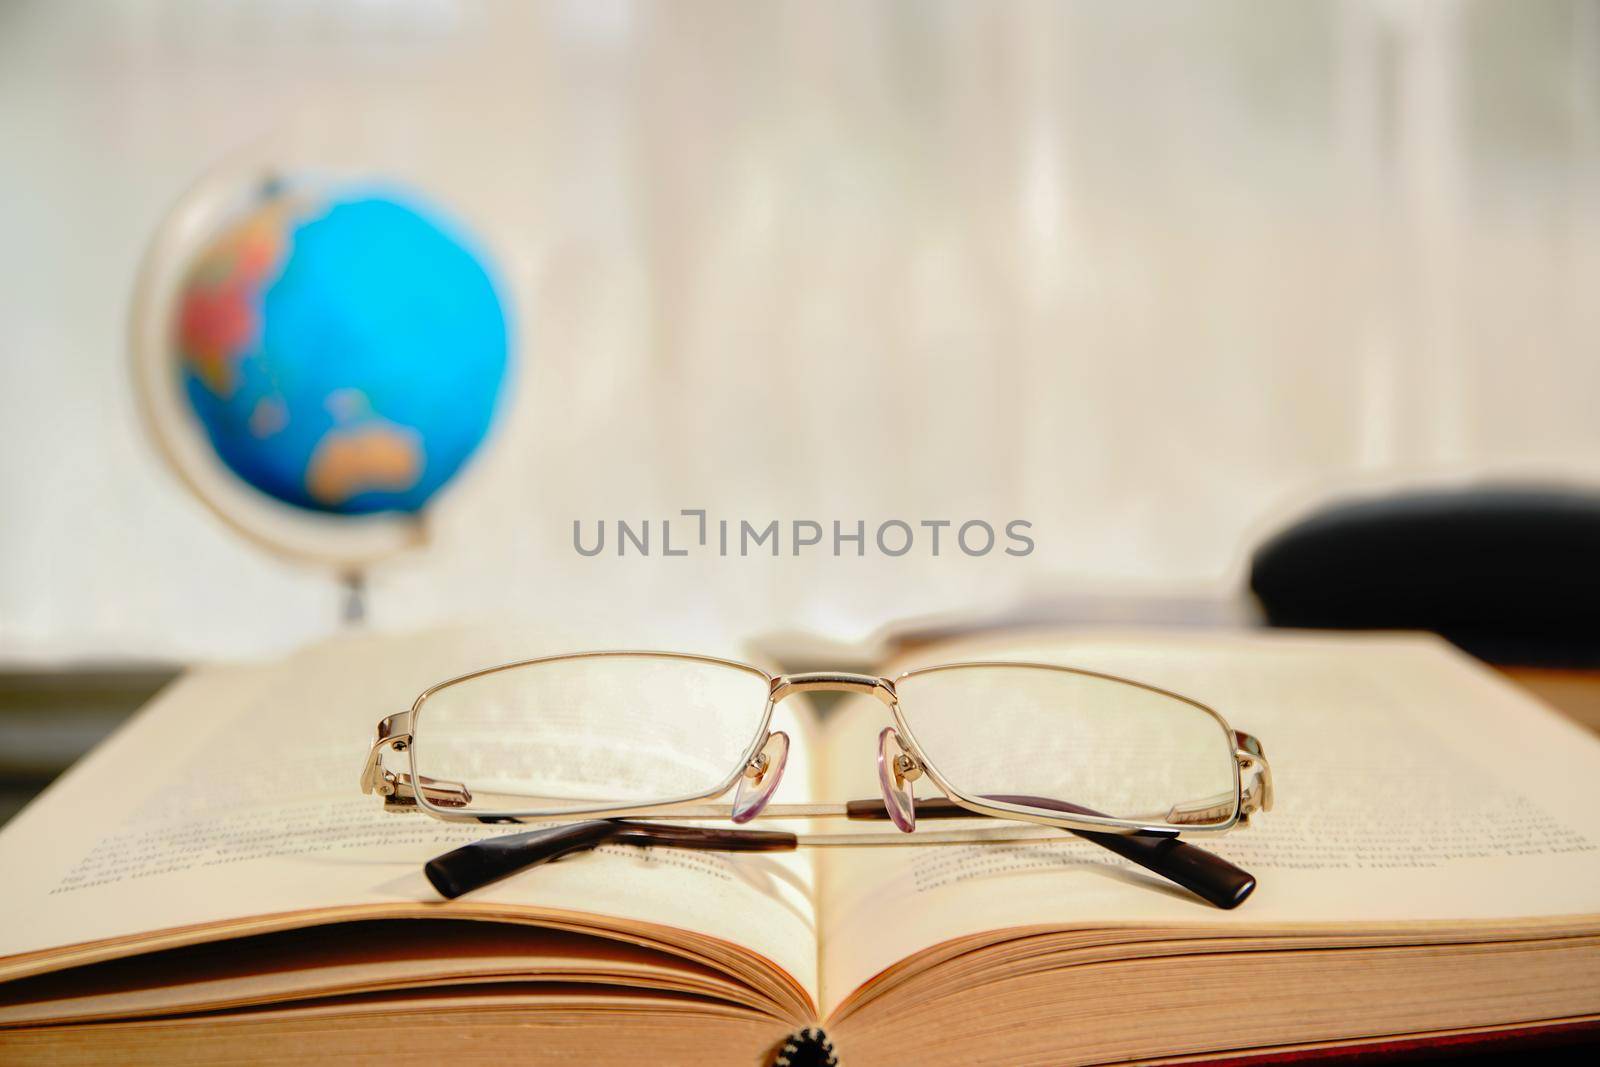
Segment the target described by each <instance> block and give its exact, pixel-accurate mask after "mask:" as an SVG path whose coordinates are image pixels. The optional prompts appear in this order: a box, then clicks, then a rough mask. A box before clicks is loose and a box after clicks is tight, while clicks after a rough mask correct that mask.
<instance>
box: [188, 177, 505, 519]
mask: <svg viewBox="0 0 1600 1067" xmlns="http://www.w3.org/2000/svg"><path fill="white" fill-rule="evenodd" d="M175 327H176V328H175V330H174V335H175V338H176V347H177V353H176V355H177V357H178V360H177V362H178V366H179V368H180V373H181V374H182V376H183V389H184V394H185V396H186V397H187V399H188V402H189V405H190V406H191V408H192V409H193V411H194V414H195V416H196V417H197V418H198V420H199V422H200V425H201V426H202V427H203V428H204V430H205V434H206V436H207V438H208V439H209V440H210V443H211V445H212V446H213V447H214V448H215V449H216V452H217V455H218V456H219V457H220V458H221V460H222V461H223V463H224V464H226V466H227V467H228V469H229V470H231V471H232V472H233V473H234V474H236V475H238V476H239V478H241V479H242V480H243V481H244V482H246V483H247V484H249V485H251V486H253V487H255V488H256V489H258V490H260V491H261V492H263V493H266V494H267V495H269V496H271V497H273V498H275V499H277V500H280V501H282V502H284V503H286V504H290V505H293V506H295V507H299V508H306V509H310V510H313V511H320V512H328V513H333V514H341V515H356V514H366V513H371V512H381V511H391V512H416V511H419V510H421V509H422V508H423V507H424V506H425V505H426V504H427V503H428V501H429V500H430V499H431V498H432V497H433V495H434V494H435V493H437V492H438V491H439V489H440V488H441V487H442V486H444V485H445V484H446V483H447V482H449V481H450V479H451V478H452V477H454V476H455V474H456V472H457V471H459V470H460V469H461V466H462V464H463V463H465V462H466V461H467V459H468V457H470V456H471V455H472V453H473V451H474V450H475V449H477V447H478V446H479V445H480V444H481V443H482V441H483V439H484V437H485V435H486V434H487V433H488V430H489V427H490V424H491V423H492V422H493V419H494V415H495V409H496V406H497V402H498V399H499V396H500V392H501V388H502V386H503V384H504V382H505V378H506V374H507V369H508V363H509V351H508V334H507V326H506V313H505V310H504V308H503V306H502V304H501V301H500V298H499V296H498V294H497V292H496V289H495V285H494V282H493V281H492V280H491V277H490V274H489V271H488V270H487V269H486V268H485V266H484V264H483V262H482V261H481V259H480V258H479V256H478V255H476V254H475V253H474V251H473V250H472V247H471V245H470V244H469V243H468V242H467V240H466V239H465V238H464V237H463V235H462V233H461V232H460V231H459V230H458V229H456V228H455V227H453V226H451V225H449V224H448V223H447V222H445V221H444V220H443V218H442V217H441V216H440V215H439V214H438V213H437V212H435V211H433V210H431V209H429V208H427V207H425V206H424V205H423V204H422V202H421V201H420V200H418V199H415V198H411V197H404V196H400V195H394V194H389V193H376V194H375V193H370V192H369V193H354V194H352V195H347V196H343V197H330V198H326V199H312V198H310V197H306V196H300V195H292V194H289V193H283V192H277V193H270V194H268V195H265V196H264V197H263V199H262V201H261V203H260V204H259V206H257V207H256V208H255V209H254V210H252V211H251V212H249V213H248V214H247V215H245V216H244V217H243V218H240V219H238V220H236V221H235V222H234V223H233V224H232V225H230V226H229V227H227V228H226V229H225V230H224V231H223V232H221V233H220V234H218V235H217V236H216V238H215V239H214V240H212V242H211V243H210V244H208V245H207V246H206V247H205V248H204V250H203V251H202V252H201V253H200V255H199V256H198V257H197V258H196V260H195V262H194V264H193V265H192V267H191V268H190V270H189V272H188V274H187V276H186V280H185V282H184V284H183V286H182V289H181V291H180V294H179V300H178V306H177V322H176V324H175Z"/></svg>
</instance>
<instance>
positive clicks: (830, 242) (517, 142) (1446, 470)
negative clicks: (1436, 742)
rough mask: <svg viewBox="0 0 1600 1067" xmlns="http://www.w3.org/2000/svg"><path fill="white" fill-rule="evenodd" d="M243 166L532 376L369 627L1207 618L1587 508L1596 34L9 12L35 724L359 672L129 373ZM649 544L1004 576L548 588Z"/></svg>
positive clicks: (1059, 23) (630, 13) (1598, 313)
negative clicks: (1158, 605) (287, 165)
mask: <svg viewBox="0 0 1600 1067" xmlns="http://www.w3.org/2000/svg"><path fill="white" fill-rule="evenodd" d="M276 151H283V152H286V153H289V154H292V155H293V156H294V157H295V158H297V159H312V160H315V159H318V158H320V157H322V156H326V157H327V158H330V159H331V158H333V157H335V156H337V157H338V158H339V159H341V160H350V159H358V160H360V161H361V162H362V163H363V164H364V165H367V166H370V167H371V168H373V169H374V170H376V171H379V172H382V173H384V174H391V175H395V176H397V177H398V178H400V179H402V180H404V181H405V182H407V183H410V184H412V185H414V186H415V187H416V188H419V189H422V190H425V191H427V192H428V193H429V194H430V195H432V196H435V197H437V198H438V199H439V201H440V202H442V203H444V204H447V205H448V206H449V208H450V210H451V211H452V212H454V213H455V214H456V215H457V216H459V217H460V218H462V219H465V220H467V221H468V222H469V223H470V225H471V226H472V227H473V229H474V231H475V232H476V233H477V234H478V235H479V236H480V237H481V238H482V240H483V242H484V244H485V246H486V248H487V250H488V252H489V253H490V254H491V255H492V257H493V259H494V262H495V263H496V265H497V271H498V275H497V276H498V279H499V281H500V284H501V285H502V289H503V295H504V296H505V298H506V301H507V305H508V310H509V317H510V319H511V322H512V326H513V331H514V335H515V344H514V366H513V371H512V373H511V374H510V376H509V377H508V379H507V385H506V389H507V390H508V397H507V399H506V400H505V403H504V404H503V406H502V408H501V415H500V419H499V422H498V423H497V425H496V427H495V429H494V431H493V432H492V434H491V436H490V439H489V441H488V444H487V445H486V447H485V448H484V449H483V450H482V451H481V452H480V454H479V455H478V456H477V457H476V458H475V459H474V461H473V462H472V463H471V464H470V465H469V466H468V467H467V469H466V472H465V473H464V475H463V476H462V477H461V478H460V479H459V480H458V481H457V482H456V483H454V484H452V485H451V486H449V487H448V488H447V489H446V490H444V491H443V492H442V493H441V494H440V495H439V497H438V498H437V500H436V501H434V503H433V506H432V507H431V508H430V509H429V543H428V545H427V547H426V548H424V549H421V550H417V551H412V552H408V553H404V554H402V555H400V556H398V557H396V558H394V559H392V560H390V561H387V562H385V563H383V564H381V565H378V566H376V567H374V568H373V569H372V570H371V572H370V574H369V575H368V581H369V597H368V607H369V619H370V625H373V626H376V627H379V628H397V629H399V628H411V627H416V626H423V625H432V624H437V623H444V622H452V621H460V620H471V619H479V618H486V617H508V616H509V617H517V618H521V619H533V620H538V619H545V618H565V617H570V616H573V615H584V616H592V617H599V618H605V617H616V618H627V617H636V616H641V615H649V616H652V617H658V618H666V619H670V620H674V621H675V622H681V624H682V625H683V626H684V627H685V628H686V629H687V628H690V627H716V628H719V629H722V630H726V631H731V632H735V633H742V632H751V631H769V630H778V629H805V630H814V631H822V632H826V633H828V634H831V635H833V636H836V637H850V636H853V635H859V634H864V633H867V632H869V631H871V630H872V629H874V628H875V627H877V626H879V625H881V624H884V623H886V622H889V621H891V620H894V619H898V618H904V617H907V616H912V615H921V614H924V613H929V612H945V611H963V610H965V611H972V610H993V609H996V608H998V607H1001V606H1003V605H1005V604H1007V603H1013V602H1015V601H1017V600H1019V599H1024V598H1039V597H1059V598H1066V599H1069V600H1070V599H1071V598H1073V597H1083V598H1104V597H1112V598H1114V597H1118V596H1153V597H1172V598H1180V599H1181V598H1195V599H1199V600H1202V601H1203V600H1208V599H1213V598H1215V599H1220V600H1226V599H1228V598H1230V597H1235V596H1237V594H1238V593H1239V591H1240V590H1241V589H1242V587H1243V584H1244V581H1245V572H1246V567H1247V561H1248V559H1249V556H1250V553H1251V550H1252V549H1253V547H1255V546H1256V545H1257V544H1258V543H1259V542H1260V541H1261V539H1262V538H1263V537H1265V536H1266V535H1268V534H1269V533H1270V532H1272V531H1273V530H1274V529H1276V528H1277V527H1279V526H1281V525H1282V524H1283V523H1284V522H1286V521H1289V520H1291V519H1293V518H1294V517H1296V516H1297V515H1298V514H1300V513H1302V512H1304V511H1305V510H1306V509H1308V508H1312V507H1314V506H1316V505H1317V504H1318V503H1319V502H1321V501H1324V500H1327V499H1334V498H1337V497H1339V496H1340V495H1341V494H1344V493H1349V492H1357V491H1361V492H1365V491H1372V490H1376V489H1386V488H1394V487H1412V486H1452V485H1464V484H1475V483H1477V482H1481V481H1483V480H1486V479H1487V480H1498V479H1532V480H1537V481H1543V482H1555V483H1558V484H1564V485H1576V486H1583V485H1593V483H1594V482H1595V481H1596V480H1597V474H1600V419H1597V418H1596V417H1595V411H1596V407H1597V403H1600V358H1597V355H1600V300H1597V299H1596V294H1597V293H1600V7H1597V5H1595V4H1591V3H1582V2H1577V0H1531V2H1525V3H1519V4H1515V5H1508V4H1501V3H1494V2H1489V0H1474V2H1462V3H1406V2H1387V0H1350V2H1340V3H1304V4H1281V3H1275V2H1270V0H1252V2H1242V0H1226V2H1219V3H1211V4H1206V5H1127V4H1114V3H1026V2H1022V3H1003V4H961V3H838V4H833V3H794V4H787V3H676V4H670V5H669V4H651V3H627V2H621V0H602V2H571V3H526V4H524V3H468V2H460V0H360V2H355V0H346V2H333V3H329V2H310V0H259V2H240V3H227V4H223V3H162V2H137V3H135V2H125V3H122V2H105V3H85V4H52V3H43V2H39V3H29V2H18V0H10V2H6V3H4V4H0V233H3V234H4V235H5V237H6V246H5V253H4V254H3V255H0V359H3V362H0V663H3V664H6V665H9V666H10V667H11V668H13V676H14V677H18V678H24V682H25V683H26V684H24V683H23V682H19V683H17V685H19V686H21V687H22V688H23V689H26V691H27V692H29V693H33V694H35V696H34V697H29V698H28V699H30V700H34V701H35V705H37V699H36V696H37V693H38V692H39V691H40V690H39V686H40V685H46V687H47V688H48V684H54V683H48V679H49V677H51V672H53V671H57V670H59V669H61V668H62V667H63V665H66V666H74V665H79V666H81V665H84V664H101V665H104V664H115V665H118V669H119V670H122V669H125V668H127V666H128V665H130V664H132V665H135V666H137V665H140V664H151V663H179V662H186V661H189V660H193V659H197V658H199V659H204V658H215V657H243V656H258V655H265V654H270V653H272V652H275V651H278V650H282V649H286V648H288V647H291V646H294V645H296V644H300V643H303V642H305V641H307V640H311V639H314V638H317V637H319V636H322V635H326V634H328V633H331V632H334V631H336V630H337V629H338V628H339V626H340V622H339V617H340V604H341V600H342V597H343V595H344V594H343V591H342V590H341V588H340V586H339V584H338V583H337V582H336V581H335V580H334V579H333V577H332V576H331V575H330V574H329V573H328V572H327V571H326V570H319V569H316V568H307V567H303V566H299V565H296V564H295V563H293V562H289V561H285V560H283V559H279V558H276V557H274V556H273V555H271V554H268V553H265V552H262V551H261V550H260V549H259V548H258V547H257V546H256V545H253V544H251V543H249V542H248V541H247V540H245V539H242V538H240V537H238V536H236V534H235V532H234V531H232V530H230V529H229V528H228V527H227V526H226V525H224V524H223V523H221V522H219V521H217V520H216V518H215V517H214V516H213V515H211V514H210V513H208V511H207V510H206V508H205V507H204V506H203V505H202V504H201V503H200V502H199V501H198V500H196V499H195V498H194V497H193V496H192V495H191V494H190V493H189V492H188V491H187V490H186V489H185V488H184V485H183V484H182V482H181V481H180V480H179V478H177V477H176V476H175V475H174V473H173V471H172V470H171V469H169V467H168V466H167V465H166V464H165V463H164V461H163V459H162V456H161V453H160V451H159V450H158V449H157V448H156V447H155V445H154V444H153V443H152V440H151V435H150V433H149V432H148V429H147V427H146V426H145V425H144V424H143V422H142V420H141V415H140V408H139V403H138V401H137V399H136V395H135V389H134V384H133V374H132V373H131V371H130V351H129V348H130V339H129V323H130V317H131V316H133V315H134V313H135V310H136V309H135V308H133V306H132V301H133V299H134V291H135V282H136V276H137V274H138V271H139V267H140V263H141V261H142V259H143V258H144V257H145V256H146V254H147V252H148V250H149V248H150V247H151V242H152V241H153V240H154V239H155V235H156V234H157V232H158V229H159V227H160V226H161V223H162V219H163V218H164V217H165V216H166V215H167V213H168V212H169V211H170V210H171V209H172V207H173V205H174V204H175V203H177V202H179V199H180V197H181V196H183V195H184V193H185V190H188V189H191V188H192V187H193V186H194V185H195V183H196V182H197V181H200V180H201V179H202V177H203V176H204V175H206V174H207V173H210V172H212V171H213V170H214V169H215V168H216V167H218V166H219V165H220V164H221V163H222V162H223V161H226V160H228V159H237V158H241V157H242V156H245V157H252V158H268V157H270V156H271V155H272V153H274V152H276ZM682 508H706V509H708V510H709V512H710V513H711V515H712V517H713V518H717V517H726V518H729V519H733V520H737V519H739V518H748V519H750V520H751V521H753V522H756V523H757V524H758V525H764V524H765V523H766V522H767V521H769V520H771V519H780V520H782V521H784V522H785V523H787V522H788V521H789V520H792V519H815V520H819V521H821V522H823V523H824V525H827V524H828V523H829V522H830V521H831V520H833V519H841V520H844V521H846V523H847V524H853V522H854V521H855V520H857V519H862V520H865V521H866V522H867V523H868V529H869V530H870V529H872V528H873V526H875V525H876V523H878V522H880V521H882V520H885V519H891V518H899V519H904V520H906V521H908V522H911V523H912V524H913V525H914V524H916V523H917V522H918V521H920V520H922V519H941V518H942V519H952V520H955V521H956V522H957V523H959V522H961V521H964V520H966V519H971V518H979V519H985V520H988V521H989V522H991V523H993V524H994V525H996V526H997V527H999V526H1003V524H1004V523H1005V522H1007V521H1009V520H1011V519H1014V518H1021V519H1026V520H1029V521H1031V522H1032V524H1033V529H1032V535H1033V537H1034V539H1035V542H1036V545H1037V547H1036V549H1035V551H1034V552H1033V553H1032V554H1031V555H1030V556H1027V557H1025V558H1014V557H1009V556H1006V555H1003V554H1001V553H995V554H993V555H990V556H987V557H983V558H968V557H965V556H963V555H961V554H959V553H951V552H948V551H947V552H945V553H944V554H942V555H941V556H940V557H938V558H933V557H931V556H929V555H926V554H923V553H921V552H914V553H912V554H909V555H907V556H905V557H903V558H899V559H888V558H884V557H882V556H881V555H877V554H875V553H869V555H868V556H867V558H865V559H856V558H855V557H853V556H846V557H844V558H834V557H833V556H832V555H830V554H820V553H819V554H811V555H807V556H802V557H800V558H794V557H791V556H789V555H788V554H787V550H786V552H785V555H784V556H782V557H780V558H777V559H773V558H771V557H768V556H752V557H750V558H730V559H718V558H716V557H696V558H690V559H664V558H660V557H659V556H651V557H649V558H637V557H630V558H625V559H618V558H616V557H615V556H614V555H610V554H609V553H608V554H606V555H602V556H600V557H596V558H593V559H590V558H584V557H582V556H580V555H578V554H577V553H576V552H575V551H574V549H573V545H572V524H573V521H574V520H575V519H576V520H582V521H583V522H584V523H585V524H586V529H592V528H593V524H594V523H595V522H596V521H597V520H599V519H602V518H603V519H606V520H616V519H619V518H621V519H627V520H629V521H637V520H641V519H645V518H651V519H659V518H662V517H671V516H676V515H677V513H678V511H679V510H680V509H682ZM16 672H23V673H21V674H18V673H16ZM29 672H31V673H29ZM122 677H123V676H120V675H118V676H114V677H112V678H111V680H110V681H106V682H105V684H106V685H107V686H109V688H110V690H112V691H117V692H120V691H122V690H123V689H124V688H126V687H125V686H124V684H123V681H118V680H117V679H118V678H122ZM132 677H133V679H134V680H133V682H131V683H129V684H131V685H132V686H133V690H131V691H138V690H139V687H140V686H141V685H143V684H144V683H143V682H141V681H139V678H141V677H143V676H141V675H138V673H137V671H136V672H135V674H134V675H133V676H132ZM41 679H45V680H46V681H41ZM102 680H103V681H104V679H102ZM125 680H126V679H124V681H125ZM30 686H31V688H29V687H30ZM18 699H19V700H20V699H22V698H18ZM0 702H3V694H0ZM35 705H30V706H35ZM41 721H43V720H41ZM28 736H30V737H31V736H33V734H29V735H28ZM0 747H4V746H0Z"/></svg>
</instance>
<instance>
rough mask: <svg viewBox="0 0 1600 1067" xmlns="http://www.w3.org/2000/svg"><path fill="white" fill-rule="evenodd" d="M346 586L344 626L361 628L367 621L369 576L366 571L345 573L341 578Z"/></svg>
mask: <svg viewBox="0 0 1600 1067" xmlns="http://www.w3.org/2000/svg"><path fill="white" fill-rule="evenodd" d="M340 582H341V583H342V584H343V585H344V624H345V625H346V626H349V627H352V628H353V627H357V626H361V625H362V624H364V623H365V622H366V621H367V575H366V572H365V571H360V570H350V571H345V572H344V574H343V575H342V576H341V577H340Z"/></svg>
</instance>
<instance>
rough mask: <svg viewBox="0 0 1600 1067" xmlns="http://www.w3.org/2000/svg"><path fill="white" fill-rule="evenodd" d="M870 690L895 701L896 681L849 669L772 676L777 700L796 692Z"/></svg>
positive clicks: (773, 695) (882, 698) (890, 703)
mask: <svg viewBox="0 0 1600 1067" xmlns="http://www.w3.org/2000/svg"><path fill="white" fill-rule="evenodd" d="M818 691H826V692H832V693H868V694H870V695H872V696H875V697H877V698H878V699H879V700H880V701H882V702H883V703H884V704H886V705H888V706H889V707H893V706H894V703H895V692H894V683H893V682H891V681H890V680H889V679H887V678H878V677H875V676H873V675H870V674H851V673H849V672H848V671H805V672H802V673H800V674H780V675H779V676H778V677H776V678H774V679H773V680H772V693H771V700H772V702H773V703H774V704H776V703H778V702H779V701H780V700H782V699H784V698H785V697H787V696H789V695H791V694H793V693H814V692H818Z"/></svg>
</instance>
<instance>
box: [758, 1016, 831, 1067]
mask: <svg viewBox="0 0 1600 1067" xmlns="http://www.w3.org/2000/svg"><path fill="white" fill-rule="evenodd" d="M772 1067H839V1058H838V1056H836V1055H835V1054H834V1051H833V1042H832V1041H829V1040H828V1035H827V1034H826V1033H825V1032H824V1031H823V1030H822V1028H821V1027H819V1026H808V1027H806V1028H805V1029H804V1030H796V1031H795V1032H794V1033H792V1034H790V1035H789V1036H788V1037H787V1038H786V1039H784V1042H783V1044H781V1045H779V1046H778V1050H777V1051H776V1052H775V1053H773V1055H772Z"/></svg>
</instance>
